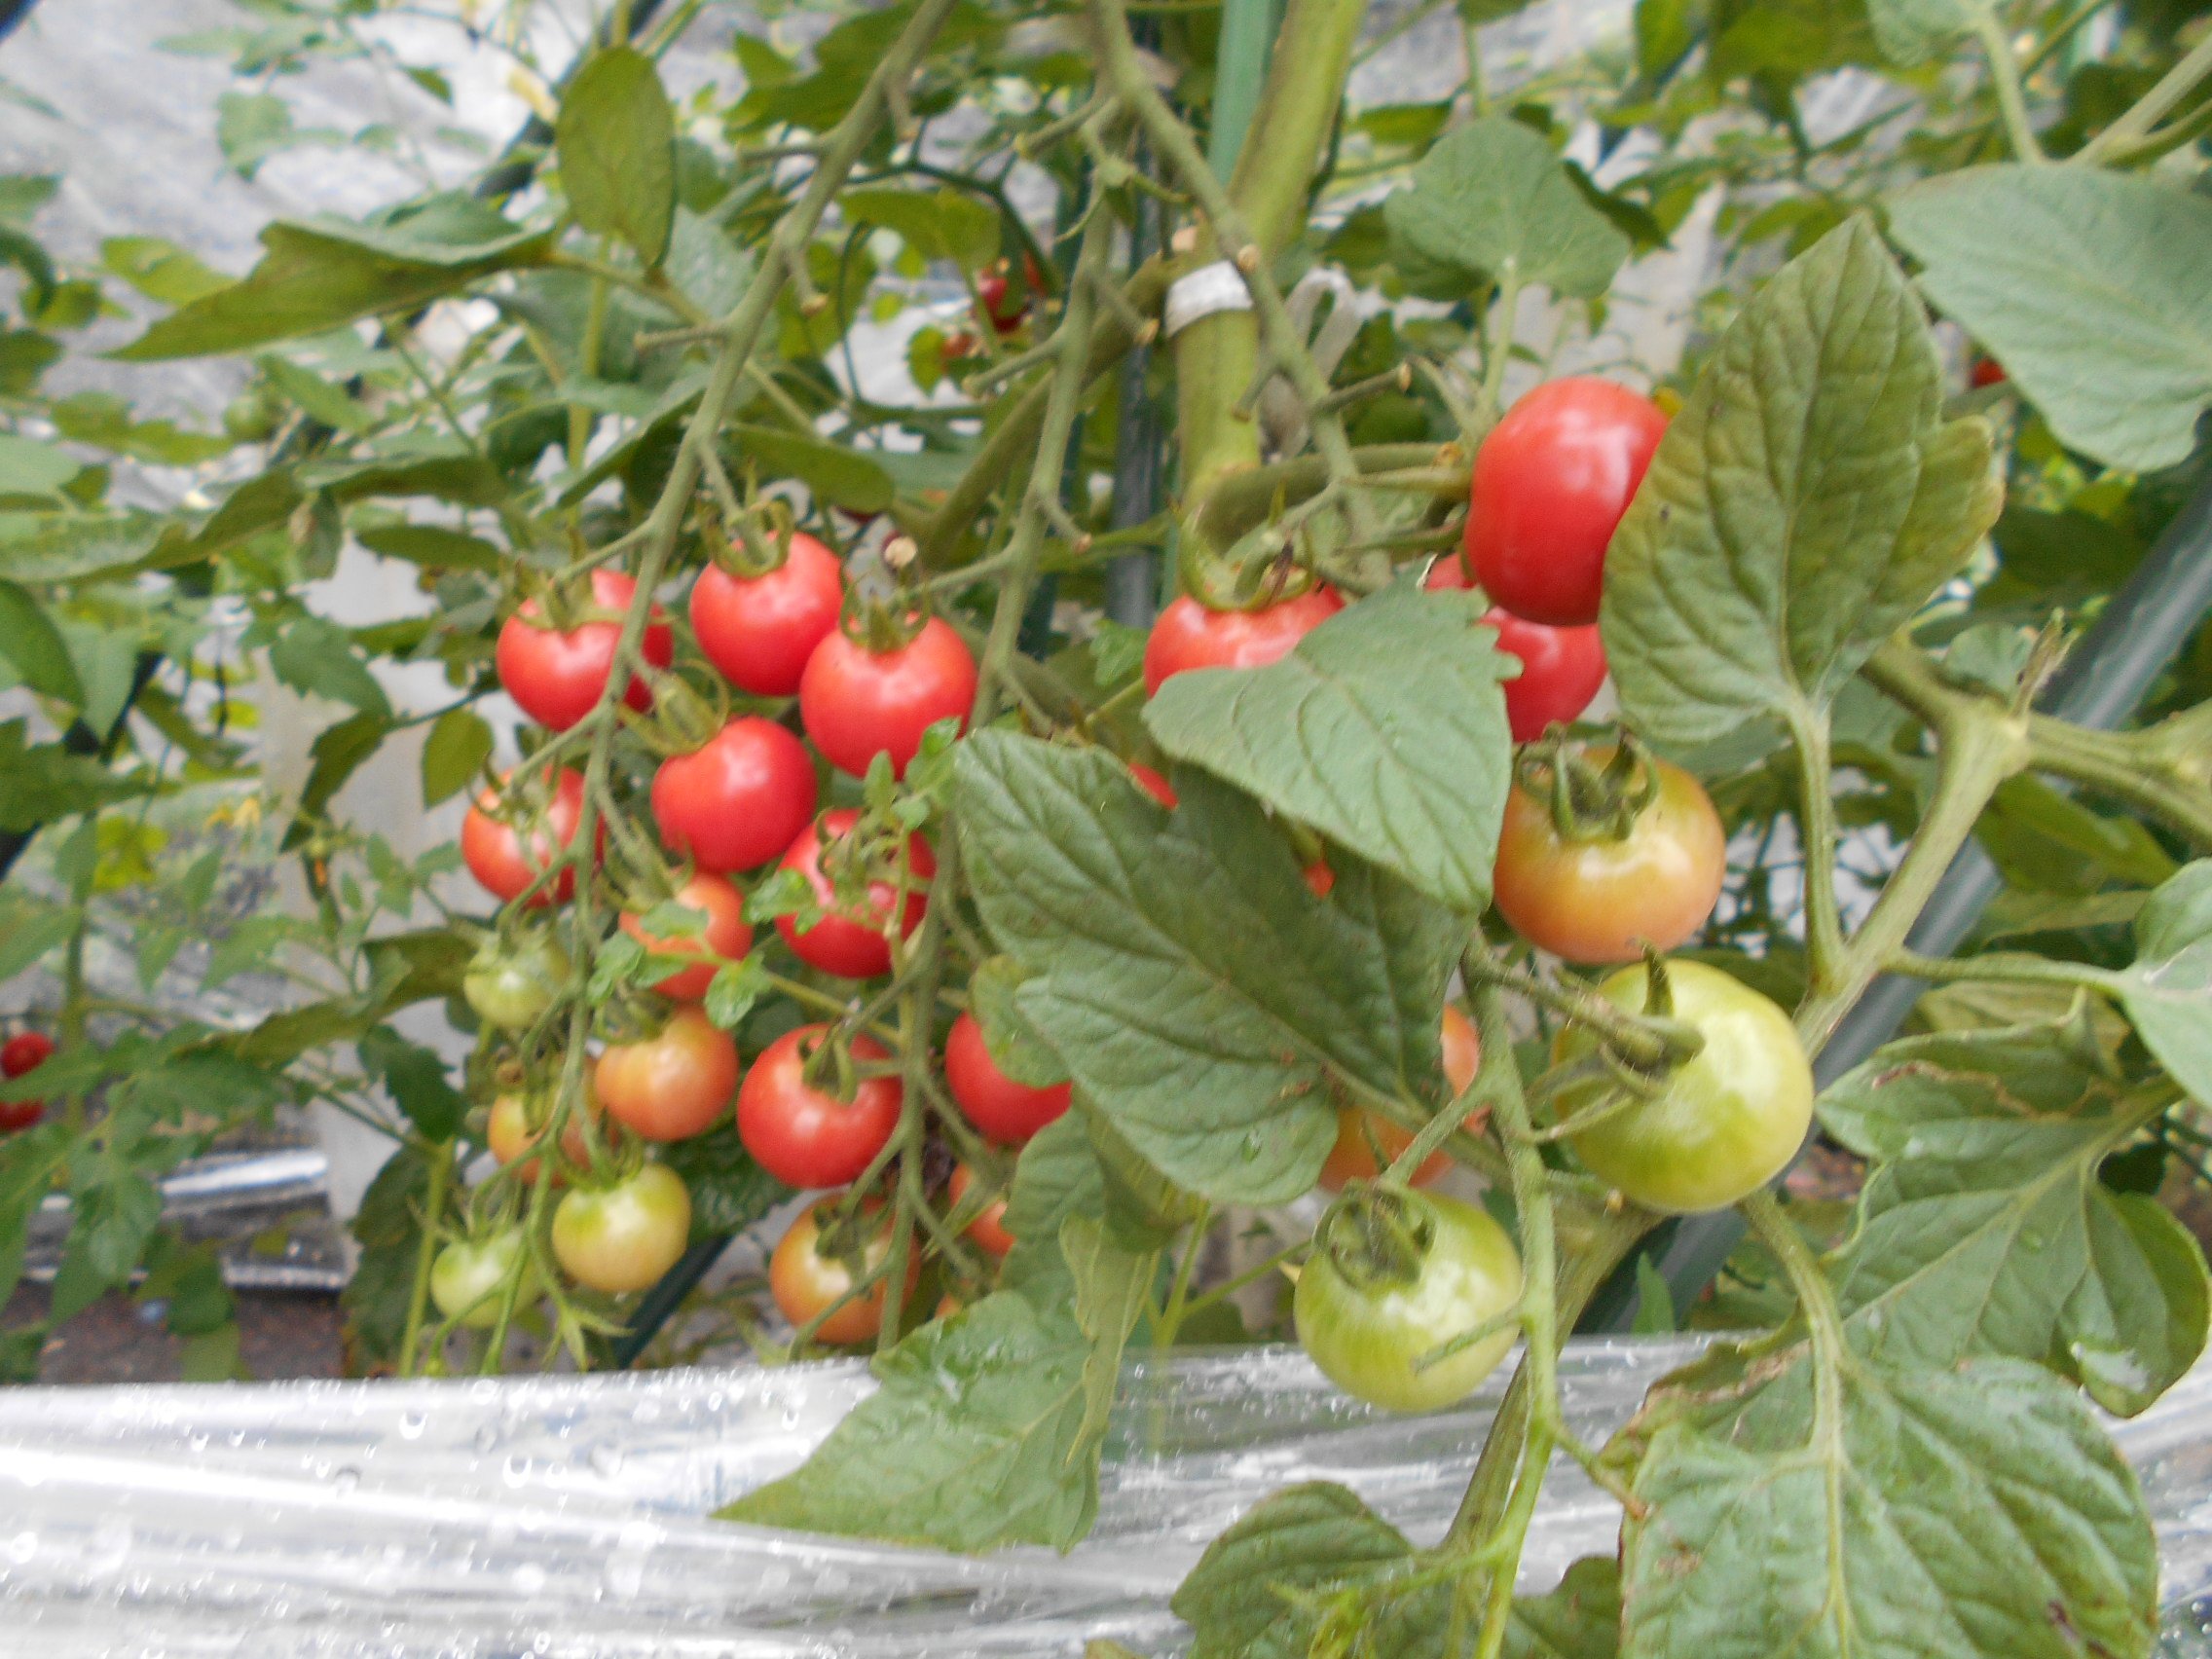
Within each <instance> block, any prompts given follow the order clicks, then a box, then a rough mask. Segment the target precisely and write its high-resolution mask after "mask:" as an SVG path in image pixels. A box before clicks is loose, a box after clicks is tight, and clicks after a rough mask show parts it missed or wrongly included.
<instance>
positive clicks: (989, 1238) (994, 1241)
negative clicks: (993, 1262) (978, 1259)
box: [950, 1163, 1014, 1259]
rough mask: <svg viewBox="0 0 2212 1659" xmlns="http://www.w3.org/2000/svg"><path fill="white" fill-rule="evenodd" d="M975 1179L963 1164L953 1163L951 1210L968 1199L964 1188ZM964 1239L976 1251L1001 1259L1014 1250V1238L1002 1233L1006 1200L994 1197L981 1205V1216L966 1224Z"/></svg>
mask: <svg viewBox="0 0 2212 1659" xmlns="http://www.w3.org/2000/svg"><path fill="white" fill-rule="evenodd" d="M975 1179H976V1177H975V1174H974V1172H973V1171H972V1170H970V1169H969V1167H968V1165H967V1164H965V1163H956V1164H954V1165H953V1166H952V1189H951V1193H950V1197H951V1199H952V1207H953V1208H955V1209H957V1208H959V1206H960V1201H961V1200H962V1199H963V1198H966V1197H967V1196H968V1189H969V1187H970V1186H972V1185H973V1184H974V1182H975ZM966 1236H967V1238H968V1239H969V1241H970V1242H971V1243H973V1244H975V1245H976V1246H977V1248H978V1249H980V1250H986V1251H988V1252H989V1253H990V1254H991V1255H993V1256H997V1257H1000V1258H1002V1259H1003V1258H1004V1257H1005V1255H1006V1253H1007V1252H1008V1251H1009V1250H1011V1249H1013V1248H1014V1235H1013V1234H1011V1233H1009V1232H1008V1231H1007V1230H1006V1199H1004V1198H996V1199H993V1200H992V1201H991V1202H990V1203H987V1204H985V1205H984V1206H983V1208H982V1211H981V1213H979V1214H978V1215H977V1217H976V1219H975V1220H974V1221H972V1222H970V1223H969V1224H968V1229H967V1234H966Z"/></svg>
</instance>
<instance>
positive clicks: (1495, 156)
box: [1383, 116, 1629, 299]
mask: <svg viewBox="0 0 2212 1659" xmlns="http://www.w3.org/2000/svg"><path fill="white" fill-rule="evenodd" d="M1383 222H1384V223H1385V224H1386V225H1387V226H1388V228H1389V232H1390V244H1391V248H1392V251H1393V254H1396V253H1398V252H1401V251H1403V252H1408V253H1411V254H1412V255H1413V256H1414V263H1415V264H1416V265H1417V266H1418V265H1428V266H1439V265H1441V266H1445V267H1448V268H1451V269H1453V270H1456V271H1458V272H1460V273H1463V274H1465V275H1466V276H1468V277H1469V278H1470V280H1469V282H1468V286H1470V287H1471V286H1472V285H1473V283H1472V280H1471V279H1472V278H1473V277H1474V276H1477V275H1480V276H1488V277H1490V278H1491V279H1492V280H1493V281H1504V280H1506V279H1507V278H1509V277H1510V278H1515V279H1518V280H1520V281H1522V282H1541V283H1542V284H1543V285H1544V286H1546V287H1548V288H1550V289H1551V290H1552V291H1553V292H1555V293H1559V294H1571V295H1573V296H1574V297H1576V298H1578V299H1595V298H1596V297H1597V296H1598V295H1600V294H1602V293H1604V291H1605V289H1606V287H1607V286H1608V285H1610V283H1611V282H1612V279H1613V273H1614V272H1615V271H1618V270H1619V269H1620V265H1621V261H1622V260H1624V259H1626V258H1627V257H1628V254H1629V240H1628V238H1626V237H1624V236H1623V235H1621V233H1620V232H1619V231H1617V230H1615V229H1614V228H1613V226H1612V224H1611V222H1610V221H1608V220H1607V219H1606V217H1605V216H1604V214H1603V213H1601V212H1599V211H1598V210H1597V208H1595V207H1593V206H1591V205H1590V203H1588V202H1587V201H1586V200H1584V198H1583V196H1582V193H1581V192H1580V191H1578V190H1576V189H1575V188H1574V182H1573V180H1571V179H1570V178H1568V177H1567V169H1566V168H1565V167H1564V166H1561V165H1560V160H1559V158H1558V157H1557V156H1556V155H1554V154H1553V153H1552V147H1551V146H1550V145H1549V144H1547V143H1545V142H1544V140H1543V139H1542V138H1541V137H1540V136H1538V135H1537V134H1536V133H1534V132H1531V131H1530V129H1528V128H1526V127H1524V126H1522V125H1521V123H1519V122H1518V121H1513V120H1510V119H1509V118H1507V117H1505V116H1486V117H1485V118H1484V119H1483V120H1481V121H1478V122H1476V123H1474V124H1473V125H1472V126H1470V127H1462V128H1459V129H1456V130H1455V131H1452V132H1447V133H1446V134H1445V135H1444V136H1443V137H1442V138H1440V139H1438V140H1437V141H1436V144H1435V146H1434V147H1433V148H1432V149H1431V150H1430V151H1429V152H1428V154H1427V155H1426V156H1424V157H1422V158H1421V162H1420V165H1419V166H1417V167H1416V168H1414V176H1413V183H1412V185H1411V186H1410V187H1409V188H1407V189H1404V190H1400V191H1398V192H1396V193H1395V194H1394V195H1392V196H1391V197H1389V198H1388V200H1386V201H1385V202H1384V203H1383Z"/></svg>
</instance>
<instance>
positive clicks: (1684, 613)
mask: <svg viewBox="0 0 2212 1659" xmlns="http://www.w3.org/2000/svg"><path fill="white" fill-rule="evenodd" d="M1942 402H1943V386H1942V371H1941V367H1940V365H1939V364H1938V363H1937V361H1936V350H1935V347H1934V345H1933V344H1932V343H1931V341H1930V339H1929V334H1928V325H1927V319H1926V318H1925V317H1924V316H1923V315H1922V314H1921V310H1920V306H1919V302H1918V301H1916V300H1915V299H1914V298H1913V296H1912V290H1911V288H1910V287H1909V286H1908V285H1907V284H1906V282H1905V279H1904V276H1903V274H1902V273H1901V272H1899V270H1898V267H1897V263H1896V261H1894V260H1893V259H1891V257H1890V255H1889V253H1888V251H1887V250H1886V249H1885V248H1884V247H1883V246H1882V243H1881V240H1880V239H1879V238H1877V237H1876V236H1875V234H1874V232H1873V230H1872V229H1871V228H1870V227H1869V226H1868V225H1867V223H1866V222H1865V220H1863V219H1854V220H1852V221H1851V222H1849V223H1848V224H1846V225H1844V226H1842V227H1841V228H1839V229H1837V230H1835V231H1831V232H1830V233H1829V234H1828V235H1827V236H1825V237H1824V238H1822V240H1820V241H1819V242H1818V243H1817V244H1816V245H1815V246H1814V247H1813V248H1812V250H1811V251H1810V252H1807V253H1805V254H1803V255H1801V256H1800V257H1799V258H1797V259H1794V260H1792V261H1791V262H1790V263H1789V264H1788V265H1787V266H1785V267H1784V268H1783V270H1782V271H1781V272H1780V273H1778V274H1777V275H1776V276H1774V277H1772V278H1771V279H1770V280H1769V281H1768V282H1767V284H1766V286H1765V287H1763V288H1762V289H1760V290H1759V292H1758V293H1757V294H1755V295H1754V296H1753V297H1752V299H1751V303H1750V304H1748V305H1747V306H1745V308H1744V310H1743V312H1742V313H1740V314H1739V315H1738V316H1737V318H1736V320H1735V321H1734V322H1733V323H1732V324H1730V326H1729V328H1728V332H1727V333H1726V334H1725V335H1724V336H1723V337H1722V339H1721V342H1720V347H1719V350H1717V351H1716V352H1714V355H1713V357H1712V359H1711V360H1710V361H1709V362H1708V363H1707V365H1706V367H1705V371H1704V372H1703V373H1702V374H1701V375H1700V376H1699V377H1698V383H1697V387H1696V389H1695V390H1694V391H1693V392H1692V393H1691V394H1690V400H1689V404H1688V406H1687V407H1686V408H1685V409H1684V410H1683V411H1682V413H1681V414H1680V415H1678V416H1677V417H1676V418H1675V421H1674V422H1673V424H1671V425H1670V426H1669V427H1668V429H1667V435H1666V436H1665V437H1664V438H1662V439H1661V440H1660V443H1659V449H1658V453H1657V454H1656V455H1654V456H1653V457H1652V461H1651V469H1650V471H1649V472H1648V473H1647V474H1646V476H1645V478H1644V481H1643V486H1642V488H1641V490H1639V491H1638V492H1637V497H1636V499H1635V501H1634V502H1632V503H1631V504H1630V506H1629V510H1628V513H1627V516H1626V517H1624V518H1623V519H1622V520H1621V524H1620V528H1619V529H1618V530H1617V531H1615V532H1614V534H1613V541H1612V546H1611V548H1610V549H1609V551H1608V552H1607V554H1606V559H1605V595H1604V610H1603V613H1602V617H1601V621H1602V624H1603V627H1604V641H1605V654H1606V656H1607V658H1608V659H1609V660H1610V661H1611V664H1612V670H1613V680H1614V683H1615V684H1616V685H1617V686H1618V688H1619V691H1620V698H1621V707H1622V709H1623V711H1624V712H1625V714H1626V716H1627V718H1628V721H1629V723H1630V724H1631V725H1633V726H1634V727H1636V729H1637V730H1639V731H1641V732H1642V733H1643V734H1644V735H1646V736H1648V737H1651V738H1654V739H1656V740H1658V741H1660V742H1662V743H1672V744H1679V745H1684V746H1687V745H1691V744H1697V743H1706V742H1711V741H1713V740H1714V739H1716V738H1720V737H1723V736H1725V735H1727V734H1728V733H1729V732H1730V731H1732V730H1734V729H1736V728H1738V727H1740V726H1742V725H1743V724H1745V723H1746V722H1747V721H1749V720H1750V719H1752V718H1753V717H1754V716H1759V715H1766V714H1771V713H1777V712H1781V711H1794V712H1796V713H1797V715H1798V716H1799V717H1800V718H1804V719H1810V718H1814V717H1815V716H1817V715H1818V713H1819V712H1821V711H1824V710H1825V709H1826V707H1827V706H1828V705H1829V704H1830V703H1832V702H1833V700H1834V698H1835V696H1836V694H1837V692H1838V691H1839V690H1840V689H1841V688H1842V686H1843V685H1844V684H1845V683H1846V682H1848V681H1849V680H1850V678H1851V676H1852V675H1853V674H1855V673H1856V672H1857V671H1858V669H1859V667H1860V665H1861V664H1862V663H1863V662H1864V661H1865V660H1866V658H1867V657H1868V656H1869V655H1870V654H1871V653H1872V652H1873V649H1874V647H1875V646H1876V645H1879V644H1880V643H1881V642H1882V641H1883V640H1885V639H1887V638H1888V637H1889V636H1890V634H1892V633H1893V632H1895V631H1896V629H1897V628H1898V627H1899V624H1901V623H1902V622H1904V621H1905V619H1906V618H1908V617H1909V616H1911V615H1912V613H1913V612H1914V611H1915V610H1917V609H1919V608H1920V607H1921V606H1922V605H1924V604H1926V603H1927V601H1928V599H1929V596H1930V595H1932V594H1933V593H1934V592H1935V591H1936V588H1937V587H1938V586H1939V585H1941V584H1942V583H1943V582H1944V581H1945V580H1947V579H1948V578H1949V577H1950V576H1951V575H1952V574H1953V573H1954V572H1955V571H1957V570H1958V568H1959V566H1960V565H1961V563H1962V562H1963V561H1964V560H1965V559H1966V557H1967V555H1968V553H1969V552H1971V551H1972V548H1973V545H1974V543H1975V541H1977V540H1978V539H1979V538H1980V536H1981V535H1982V533H1983V532H1984V531H1986V530H1987V529H1988V528H1989V526H1990V524H1991V523H1992V522H1993V521H1994V520H1995V518H1996V517H1997V509H1998V506H1999V504H2000V502H2001V500H2002V498H2003V492H2002V490H2001V488H2000V486H1999V482H1998V480H1997V478H1996V476H1995V475H1994V474H1993V473H1992V471H1991V469H1990V436H1989V428H1988V426H1987V425H1985V424H1983V423H1982V422H1981V421H1979V420H1974V419H1968V420H1962V421H1950V422H1946V421H1944V420H1943V419H1942Z"/></svg>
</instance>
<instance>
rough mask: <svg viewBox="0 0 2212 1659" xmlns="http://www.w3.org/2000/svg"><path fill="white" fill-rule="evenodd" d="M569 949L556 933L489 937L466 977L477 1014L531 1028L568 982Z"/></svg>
mask: <svg viewBox="0 0 2212 1659" xmlns="http://www.w3.org/2000/svg"><path fill="white" fill-rule="evenodd" d="M571 968H572V965H571V962H570V960H569V953H568V952H567V951H566V950H564V949H562V948H561V942H560V940H557V939H555V938H554V937H553V936H552V935H551V934H549V933H545V932H542V931H537V930H533V931H531V932H528V933H525V934H524V935H523V936H522V937H521V938H519V939H516V940H511V941H502V940H497V939H494V940H487V941H486V942H485V944H484V947H483V948H482V949H481V950H479V951H478V952H477V953H476V955H475V957H474V958H473V959H472V960H471V961H470V962H469V964H468V969H467V972H465V973H464V974H462V976H461V995H462V996H463V997H465V998H466V999H467V1000H468V1006H469V1007H470V1008H472V1009H474V1010H475V1011H476V1017H477V1018H479V1019H481V1020H483V1021H484V1023H485V1024H487V1025H495V1026H498V1028H499V1029H500V1030H502V1031H526V1030H528V1029H529V1028H530V1027H531V1026H533V1025H535V1024H536V1023H537V1021H538V1020H539V1019H540V1018H542V1017H543V1016H544V1014H545V1011H546V1010H547V1009H549V1008H551V1007H552V1006H553V1003H554V999H556V998H557V997H559V996H560V994H561V991H562V989H563V988H564V987H565V986H566V985H567V984H568V982H569V975H570V973H571Z"/></svg>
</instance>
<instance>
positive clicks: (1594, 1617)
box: [1504, 1256, 1643, 1659]
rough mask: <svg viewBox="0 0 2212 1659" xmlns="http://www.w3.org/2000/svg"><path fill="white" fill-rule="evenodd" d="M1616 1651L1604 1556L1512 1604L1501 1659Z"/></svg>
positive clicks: (1584, 1658) (1611, 1573)
mask: <svg viewBox="0 0 2212 1659" xmlns="http://www.w3.org/2000/svg"><path fill="white" fill-rule="evenodd" d="M1637 1259H1638V1260H1639V1261H1641V1260H1643V1258H1642V1257H1641V1256H1640V1257H1638V1258H1637ZM1620 1650H1621V1569H1620V1565H1619V1564H1618V1563H1617V1562H1615V1561H1613V1560H1612V1558H1611V1557H1609V1556H1591V1557H1587V1558H1585V1559H1584V1560H1582V1561H1578V1562H1576V1563H1575V1564H1574V1565H1573V1566H1572V1567H1568V1568H1567V1573H1566V1576H1565V1577H1563V1578H1561V1580H1560V1581H1559V1588H1558V1589H1556V1590H1554V1591H1552V1592H1550V1594H1548V1595H1543V1596H1519V1597H1516V1598H1514V1602H1513V1617H1512V1621H1511V1622H1510V1623H1509V1624H1508V1625H1507V1626H1506V1627H1505V1648H1504V1659H1614V1656H1615V1655H1616V1654H1618V1653H1619V1652H1620Z"/></svg>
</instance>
